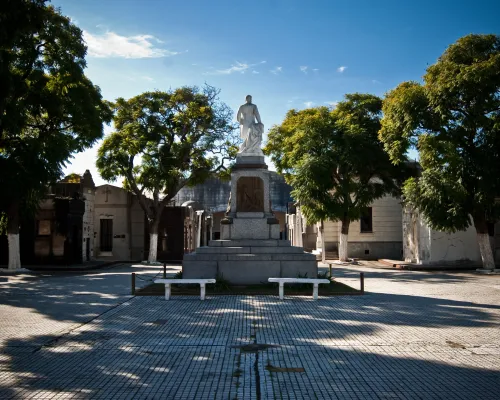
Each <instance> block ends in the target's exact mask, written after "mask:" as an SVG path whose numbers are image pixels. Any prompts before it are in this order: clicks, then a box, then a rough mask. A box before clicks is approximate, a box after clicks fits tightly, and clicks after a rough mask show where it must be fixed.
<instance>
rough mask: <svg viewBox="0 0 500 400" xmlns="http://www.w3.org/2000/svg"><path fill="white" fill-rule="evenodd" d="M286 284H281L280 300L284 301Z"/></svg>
mask: <svg viewBox="0 0 500 400" xmlns="http://www.w3.org/2000/svg"><path fill="white" fill-rule="evenodd" d="M284 286H285V283H284V282H280V300H283V297H285V296H284V295H285V293H284V292H285V288H284Z"/></svg>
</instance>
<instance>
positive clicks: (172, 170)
mask: <svg viewBox="0 0 500 400" xmlns="http://www.w3.org/2000/svg"><path fill="white" fill-rule="evenodd" d="M218 93H219V92H218V91H217V90H216V89H214V88H213V87H211V86H205V87H204V88H203V89H199V88H197V87H182V88H179V89H176V90H174V91H169V92H160V91H156V92H146V93H143V94H140V95H138V96H136V97H133V98H131V99H129V100H125V99H123V98H119V99H117V100H116V103H115V105H114V109H115V116H114V125H115V128H116V130H115V132H113V133H112V134H111V135H109V136H108V137H107V138H106V139H105V140H104V142H103V144H102V146H101V147H100V148H99V151H98V158H97V168H98V169H99V172H100V174H101V176H102V177H103V178H104V179H106V180H108V181H112V180H115V179H117V178H118V177H123V178H125V179H124V186H125V188H126V189H128V190H131V191H132V192H133V193H134V194H135V195H136V196H137V199H138V201H139V204H140V205H141V207H142V209H143V210H144V213H145V214H146V216H147V218H148V222H149V234H150V245H149V256H148V261H150V262H152V261H156V255H157V243H158V223H159V220H160V217H161V213H162V210H163V208H164V207H165V205H166V204H167V203H168V202H169V201H170V200H171V199H172V198H173V197H174V196H175V195H176V194H177V192H178V191H179V190H180V189H181V188H182V187H184V186H185V185H194V184H198V183H202V182H203V181H204V180H205V179H206V178H208V177H209V176H211V175H214V174H220V175H223V174H225V173H227V168H226V167H227V165H228V162H229V161H230V160H232V159H234V158H235V157H236V152H237V150H238V149H237V146H236V142H237V140H238V139H237V136H236V135H235V131H234V129H235V127H234V125H233V124H232V123H231V120H232V112H231V110H230V109H229V108H228V107H227V106H226V105H225V104H224V103H222V102H220V100H219V99H218ZM148 196H149V198H148Z"/></svg>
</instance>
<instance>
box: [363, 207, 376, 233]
mask: <svg viewBox="0 0 500 400" xmlns="http://www.w3.org/2000/svg"><path fill="white" fill-rule="evenodd" d="M360 223H361V233H368V232H373V219H372V208H371V207H367V208H365V209H364V211H363V213H362V214H361V218H360Z"/></svg>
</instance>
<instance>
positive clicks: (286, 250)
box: [196, 246, 304, 254]
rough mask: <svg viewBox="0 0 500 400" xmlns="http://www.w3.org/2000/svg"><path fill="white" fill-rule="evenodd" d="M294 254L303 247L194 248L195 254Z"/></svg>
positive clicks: (302, 251) (299, 251)
mask: <svg viewBox="0 0 500 400" xmlns="http://www.w3.org/2000/svg"><path fill="white" fill-rule="evenodd" d="M276 253H279V254H292V253H293V254H296V253H299V254H301V253H304V248H302V247H297V246H242V247H240V246H238V247H229V246H224V247H222V246H221V247H212V246H203V247H198V248H197V249H196V254H276Z"/></svg>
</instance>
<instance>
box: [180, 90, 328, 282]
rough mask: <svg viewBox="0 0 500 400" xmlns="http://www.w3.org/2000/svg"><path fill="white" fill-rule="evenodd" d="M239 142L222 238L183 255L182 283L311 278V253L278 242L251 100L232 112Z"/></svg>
mask: <svg viewBox="0 0 500 400" xmlns="http://www.w3.org/2000/svg"><path fill="white" fill-rule="evenodd" d="M236 120H237V121H238V122H239V124H240V137H241V138H242V139H243V143H242V145H241V147H240V149H239V152H238V155H237V157H236V163H235V165H234V166H233V169H232V171H231V194H230V196H229V202H228V207H227V211H226V215H225V218H224V219H223V220H222V221H221V239H220V240H211V241H210V242H209V245H208V246H205V247H200V248H198V249H196V252H195V253H191V254H185V255H184V261H183V263H182V265H183V267H182V270H183V277H184V278H188V279H191V278H215V277H216V275H217V274H220V275H222V276H224V278H225V279H227V280H229V281H230V282H231V283H234V284H256V283H266V282H267V279H268V278H270V277H287V278H295V277H297V276H298V275H301V276H307V277H308V278H316V276H317V272H318V268H317V262H316V257H315V255H314V254H310V253H305V252H304V249H303V248H302V247H296V246H291V244H290V241H289V240H281V239H280V225H279V221H278V220H277V219H276V218H275V216H274V214H273V212H272V209H271V201H270V195H269V171H268V167H267V165H266V163H265V161H264V154H263V152H262V149H261V143H262V135H263V133H264V125H263V124H262V121H261V119H260V114H259V111H258V108H257V106H256V105H255V104H252V96H250V95H248V96H247V97H246V103H245V104H243V105H242V106H241V107H240V108H239V109H238V112H237V113H236Z"/></svg>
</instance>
